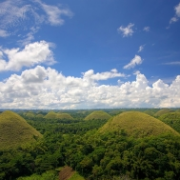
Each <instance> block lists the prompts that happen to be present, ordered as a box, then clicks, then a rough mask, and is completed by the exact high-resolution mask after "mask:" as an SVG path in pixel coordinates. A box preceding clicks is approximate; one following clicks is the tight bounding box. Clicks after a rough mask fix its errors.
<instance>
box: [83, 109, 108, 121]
mask: <svg viewBox="0 0 180 180" xmlns="http://www.w3.org/2000/svg"><path fill="white" fill-rule="evenodd" d="M109 118H111V116H110V115H109V114H108V113H106V112H104V111H94V112H92V113H91V114H89V115H88V116H86V118H85V119H84V120H93V119H97V120H98V119H101V120H108V119H109Z"/></svg>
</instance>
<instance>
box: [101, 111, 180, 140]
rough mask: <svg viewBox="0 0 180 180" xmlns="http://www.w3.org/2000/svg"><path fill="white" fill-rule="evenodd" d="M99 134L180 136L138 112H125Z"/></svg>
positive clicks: (156, 120)
mask: <svg viewBox="0 0 180 180" xmlns="http://www.w3.org/2000/svg"><path fill="white" fill-rule="evenodd" d="M99 132H100V133H109V132H118V133H120V132H124V133H127V135H129V136H135V137H144V136H151V135H160V134H163V133H171V134H174V135H179V134H178V133H177V132H176V131H175V130H174V129H172V128H171V127H169V126H167V125H166V124H164V123H163V122H161V121H160V120H158V119H156V118H154V117H152V116H150V115H147V114H145V113H142V112H137V111H128V112H123V113H121V114H119V115H117V116H115V117H113V118H111V119H110V120H109V121H108V122H107V123H106V124H105V125H104V126H103V127H102V128H101V129H100V130H99Z"/></svg>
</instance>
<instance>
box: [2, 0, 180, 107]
mask: <svg viewBox="0 0 180 180" xmlns="http://www.w3.org/2000/svg"><path fill="white" fill-rule="evenodd" d="M179 32H180V1H176V0H174V1H168V2H165V1H163V0H146V1H143V0H98V1H97V0H96V1H95V0H91V1H87V0H76V1H72V0H62V1H57V0H52V1H47V0H44V1H42V0H32V1H31V0H28V1H22V0H6V1H0V108H22V109H24V108H27V109H29V108H33V109H34V108H35V109H36V108H37V109H44V108H49V109H79V108H81V109H82V108H121V107H123V108H124V107H134V108H136V107H180V41H179V39H180V33H179Z"/></svg>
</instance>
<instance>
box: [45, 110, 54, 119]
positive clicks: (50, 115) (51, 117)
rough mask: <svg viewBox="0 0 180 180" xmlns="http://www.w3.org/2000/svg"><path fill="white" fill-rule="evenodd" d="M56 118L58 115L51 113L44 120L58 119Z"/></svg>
mask: <svg viewBox="0 0 180 180" xmlns="http://www.w3.org/2000/svg"><path fill="white" fill-rule="evenodd" d="M56 116H57V114H56V113H55V112H54V111H50V112H48V113H47V114H46V115H45V116H44V118H46V119H56Z"/></svg>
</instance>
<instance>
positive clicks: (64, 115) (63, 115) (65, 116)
mask: <svg viewBox="0 0 180 180" xmlns="http://www.w3.org/2000/svg"><path fill="white" fill-rule="evenodd" d="M56 119H60V120H64V119H67V120H73V119H74V118H73V117H72V116H71V115H70V114H68V113H57V115H56Z"/></svg>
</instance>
